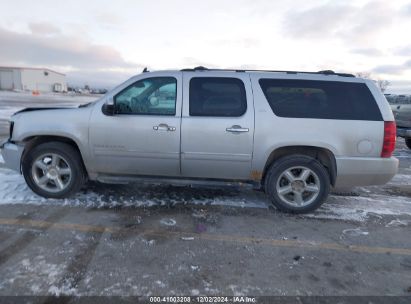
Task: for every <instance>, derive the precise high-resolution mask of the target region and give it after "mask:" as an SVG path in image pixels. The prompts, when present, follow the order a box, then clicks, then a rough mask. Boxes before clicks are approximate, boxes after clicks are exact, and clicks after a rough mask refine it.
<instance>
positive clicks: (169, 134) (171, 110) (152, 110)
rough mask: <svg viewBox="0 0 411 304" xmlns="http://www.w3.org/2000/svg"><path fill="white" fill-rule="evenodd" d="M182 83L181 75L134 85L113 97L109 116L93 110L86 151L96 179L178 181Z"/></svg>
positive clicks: (153, 78) (161, 77) (97, 109)
mask: <svg viewBox="0 0 411 304" xmlns="http://www.w3.org/2000/svg"><path fill="white" fill-rule="evenodd" d="M181 81H182V79H181V73H170V74H167V73H164V75H161V76H155V77H154V76H151V77H149V78H143V79H140V80H136V81H135V82H133V83H131V84H130V85H129V86H127V87H125V88H124V89H122V90H121V91H120V92H118V93H117V94H116V95H114V102H115V114H114V116H106V115H104V114H103V112H102V110H101V108H99V107H96V108H95V109H94V111H93V115H92V117H91V119H90V148H91V150H92V153H93V156H94V157H93V158H94V159H93V161H94V167H95V170H96V171H97V172H98V173H107V174H120V175H125V174H131V175H157V176H178V175H180V120H181V100H182V93H181V90H180V89H177V88H178V87H179V86H180V87H181Z"/></svg>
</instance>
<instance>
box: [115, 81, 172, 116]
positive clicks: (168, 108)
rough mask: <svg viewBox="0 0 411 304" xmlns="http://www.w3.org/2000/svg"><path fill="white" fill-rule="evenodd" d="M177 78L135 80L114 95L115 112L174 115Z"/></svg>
mask: <svg viewBox="0 0 411 304" xmlns="http://www.w3.org/2000/svg"><path fill="white" fill-rule="evenodd" d="M176 93H177V80H176V79H175V78H173V77H153V78H147V79H143V80H140V81H137V82H135V83H134V84H132V85H131V86H129V87H127V88H126V89H124V90H123V91H121V92H120V93H118V94H117V95H116V96H115V97H114V101H115V106H116V113H117V114H140V115H175V113H176Z"/></svg>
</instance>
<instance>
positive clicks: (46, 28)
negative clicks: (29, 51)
mask: <svg viewBox="0 0 411 304" xmlns="http://www.w3.org/2000/svg"><path fill="white" fill-rule="evenodd" d="M29 29H30V31H31V32H32V34H35V35H54V34H59V33H60V29H59V28H58V27H56V26H54V25H52V24H51V23H47V22H33V23H29Z"/></svg>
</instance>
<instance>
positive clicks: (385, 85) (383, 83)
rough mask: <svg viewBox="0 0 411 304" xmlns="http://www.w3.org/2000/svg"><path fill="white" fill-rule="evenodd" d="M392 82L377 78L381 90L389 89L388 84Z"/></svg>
mask: <svg viewBox="0 0 411 304" xmlns="http://www.w3.org/2000/svg"><path fill="white" fill-rule="evenodd" d="M390 84H391V83H390V82H389V81H388V80H384V79H378V80H377V85H378V87H379V88H380V90H381V92H383V93H384V92H385V90H387V88H388V86H389V85H390Z"/></svg>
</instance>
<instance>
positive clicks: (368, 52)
mask: <svg viewBox="0 0 411 304" xmlns="http://www.w3.org/2000/svg"><path fill="white" fill-rule="evenodd" d="M351 53H353V54H358V55H364V56H374V57H377V56H382V55H383V54H384V53H383V52H382V51H381V50H379V49H376V48H357V49H352V50H351Z"/></svg>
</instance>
